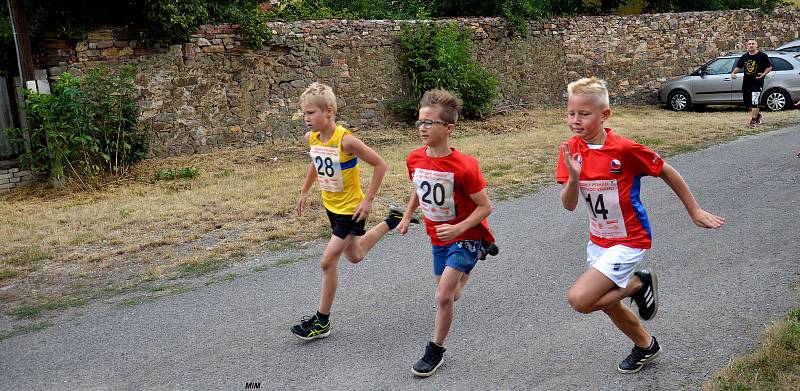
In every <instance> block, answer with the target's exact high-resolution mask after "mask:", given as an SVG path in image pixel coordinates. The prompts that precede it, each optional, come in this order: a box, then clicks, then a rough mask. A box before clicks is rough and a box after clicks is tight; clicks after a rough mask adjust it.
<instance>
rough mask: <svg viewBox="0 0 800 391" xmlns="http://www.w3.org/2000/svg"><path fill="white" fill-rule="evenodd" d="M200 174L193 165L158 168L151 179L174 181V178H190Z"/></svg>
mask: <svg viewBox="0 0 800 391" xmlns="http://www.w3.org/2000/svg"><path fill="white" fill-rule="evenodd" d="M199 175H200V170H198V169H197V168H196V167H194V166H189V167H183V168H167V169H163V168H159V169H158V170H156V172H155V173H154V174H153V179H154V180H156V181H174V180H176V179H183V180H191V179H194V178H197V177H198V176H199Z"/></svg>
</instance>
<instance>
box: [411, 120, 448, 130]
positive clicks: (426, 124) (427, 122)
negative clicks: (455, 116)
mask: <svg viewBox="0 0 800 391" xmlns="http://www.w3.org/2000/svg"><path fill="white" fill-rule="evenodd" d="M433 124H439V125H447V124H449V122H447V121H440V120H436V121H434V120H432V119H426V120H423V121H417V122H414V125H417V127H418V128H419V127H420V126H422V127H423V128H425V129H430V128H431V127H432V126H433Z"/></svg>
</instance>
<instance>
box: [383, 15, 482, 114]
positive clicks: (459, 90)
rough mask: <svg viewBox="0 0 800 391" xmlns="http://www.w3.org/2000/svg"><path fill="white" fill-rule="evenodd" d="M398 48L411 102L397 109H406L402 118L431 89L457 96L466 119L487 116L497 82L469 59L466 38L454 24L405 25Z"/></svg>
mask: <svg viewBox="0 0 800 391" xmlns="http://www.w3.org/2000/svg"><path fill="white" fill-rule="evenodd" d="M400 44H401V45H402V46H403V48H404V49H405V54H406V60H405V62H404V64H403V69H404V70H405V71H406V73H407V74H408V77H409V79H410V82H411V99H412V101H413V103H411V102H408V103H405V104H403V103H401V104H400V105H399V106H400V107H405V108H406V110H405V114H409V113H408V109H409V108H411V107H413V108H414V111H416V102H418V101H419V99H420V98H421V97H422V94H424V93H425V91H427V90H430V89H433V88H444V89H447V90H450V91H452V92H453V93H455V94H456V95H458V96H459V97H460V98H461V99H462V100H463V102H464V109H463V115H464V117H466V118H481V117H483V116H485V115H486V114H488V113H489V110H490V109H491V105H492V100H493V99H494V98H495V97H496V96H497V79H496V78H495V76H494V75H492V74H491V73H490V72H489V71H487V70H486V69H484V68H481V67H480V65H478V64H477V63H476V62H475V61H474V60H473V59H472V56H471V54H470V51H469V50H470V47H471V42H470V40H469V36H468V34H467V33H466V32H464V31H461V30H459V28H458V25H457V24H455V23H450V24H447V25H444V26H443V27H439V26H438V25H436V24H434V23H426V24H416V25H413V26H412V25H406V26H404V27H403V31H402V33H401V34H400Z"/></svg>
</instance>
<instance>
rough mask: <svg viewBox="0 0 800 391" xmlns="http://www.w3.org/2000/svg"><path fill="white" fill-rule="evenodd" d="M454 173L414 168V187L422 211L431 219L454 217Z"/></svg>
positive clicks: (449, 218) (446, 219) (442, 219)
mask: <svg viewBox="0 0 800 391" xmlns="http://www.w3.org/2000/svg"><path fill="white" fill-rule="evenodd" d="M454 187H455V175H454V174H453V173H452V172H441V171H432V170H425V169H422V168H417V169H415V170H414V188H415V189H416V191H417V197H418V198H419V206H420V208H421V209H422V213H424V214H425V217H427V218H428V219H429V220H431V221H450V220H452V219H454V218H455V217H456V208H455V201H454V199H453V189H454Z"/></svg>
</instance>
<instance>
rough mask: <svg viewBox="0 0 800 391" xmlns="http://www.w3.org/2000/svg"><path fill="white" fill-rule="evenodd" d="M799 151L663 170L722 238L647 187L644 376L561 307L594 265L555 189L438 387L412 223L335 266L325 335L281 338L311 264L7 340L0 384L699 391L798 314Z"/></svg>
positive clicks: (580, 220) (468, 312) (313, 292)
mask: <svg viewBox="0 0 800 391" xmlns="http://www.w3.org/2000/svg"><path fill="white" fill-rule="evenodd" d="M798 147H800V126H797V127H793V128H789V129H784V130H780V131H776V132H772V133H769V134H764V135H759V136H754V137H747V138H744V139H740V140H738V141H735V142H732V143H730V144H726V145H720V146H715V147H712V148H709V149H707V150H704V151H700V152H695V153H690V154H685V155H681V156H677V157H673V158H671V159H668V161H669V162H670V163H671V164H672V165H673V166H675V167H676V168H678V170H680V171H681V172H682V173H683V174H684V176H685V177H686V180H687V182H688V183H689V184H690V186H691V187H692V189H693V190H694V193H695V195H696V196H697V197H698V199H699V200H700V201H701V204H702V205H703V206H704V207H705V208H707V209H708V210H710V211H713V212H716V213H719V214H722V215H724V216H725V217H726V218H727V220H728V224H727V225H726V226H725V227H724V228H723V229H720V230H715V231H710V230H702V229H699V228H695V227H694V226H693V224H692V223H691V221H690V220H689V218H688V216H687V215H686V213H685V211H684V209H683V207H682V205H681V204H680V201H679V200H678V199H677V197H675V196H674V195H673V194H672V193H671V192H669V191H668V188H667V187H666V185H664V184H663V182H661V181H660V180H658V179H655V178H649V179H645V180H644V181H643V187H644V190H643V195H642V197H643V200H644V202H645V204H646V206H647V207H648V210H649V212H650V215H651V219H652V220H653V221H654V235H655V247H654V249H653V250H652V251H651V252H650V253H649V254H648V256H647V257H646V262H647V264H649V265H650V266H652V267H654V268H656V269H657V270H658V271H659V272H660V282H661V284H660V287H661V299H662V302H661V303H662V307H661V309H660V311H659V314H658V316H657V317H656V318H655V319H654V320H653V321H651V322H648V323H647V324H646V326H647V327H648V328H649V329H650V330H651V331H652V332H653V333H654V334H655V335H657V336H658V337H659V341H660V342H661V344H662V346H663V349H664V354H663V355H662V356H661V358H660V359H659V360H658V361H657V362H655V363H653V364H652V365H649V366H647V367H645V369H644V370H643V371H641V372H640V373H638V374H633V375H622V374H619V373H617V371H616V365H617V363H618V362H619V361H620V360H621V359H622V358H623V357H624V356H625V355H626V354H627V353H628V352H629V350H630V347H631V344H630V342H628V341H627V340H626V339H625V338H624V337H622V336H621V334H619V333H618V332H616V331H615V330H614V329H613V328H612V326H611V324H610V322H609V320H608V319H607V318H606V317H605V316H604V315H602V314H600V313H595V314H591V315H580V314H578V313H576V312H574V311H572V310H571V309H570V307H569V306H568V304H567V302H566V289H567V287H568V286H569V285H570V284H571V283H572V282H573V281H574V279H575V278H576V277H577V276H578V275H579V274H580V273H581V272H582V271H583V268H584V266H583V265H584V261H583V259H584V243H585V240H586V236H585V235H586V232H585V230H586V227H585V225H586V222H585V218H586V216H585V214H584V213H585V212H584V211H583V210H580V211H578V212H575V213H569V212H567V211H565V210H563V208H562V207H561V205H560V202H559V198H558V190H559V189H558V188H557V187H555V186H553V187H548V188H546V189H544V190H543V191H541V192H539V193H537V194H534V195H531V196H528V197H525V198H520V199H516V200H512V201H508V202H500V203H497V204H496V205H495V212H494V213H493V214H492V216H491V217H490V224H491V226H492V227H493V229H494V230H495V232H496V234H497V237H498V238H499V240H500V245H501V246H502V253H501V255H500V256H498V257H496V258H494V259H490V260H487V261H484V262H482V263H480V264H479V265H478V267H477V269H476V270H475V272H474V277H473V280H472V281H471V285H470V286H468V289H467V291H466V294H465V297H464V298H463V299H462V301H459V302H458V303H457V305H456V311H457V313H456V319H455V327H454V330H453V331H452V332H451V334H450V337H449V339H448V341H447V344H446V345H447V348H448V352H447V355H446V356H445V364H444V366H443V367H442V368H440V370H439V372H437V373H436V374H435V375H434V376H433V377H431V378H428V379H417V378H414V377H413V375H412V374H411V372H410V367H411V365H412V364H413V362H414V361H415V360H416V359H417V358H418V357H419V355H420V354H421V353H422V350H423V346H424V344H425V342H426V341H427V340H428V339H429V338H430V335H431V332H432V327H433V316H434V312H433V311H432V308H431V304H432V300H433V299H432V298H433V290H434V284H433V279H432V278H431V270H430V269H431V266H430V262H431V261H430V255H429V245H428V242H427V238H426V237H425V236H424V232H423V230H422V229H419V228H417V229H415V230H414V231H413V232H412V233H410V234H409V236H407V237H401V236H399V235H391V236H388V237H387V238H386V239H385V240H384V241H383V242H381V243H380V244H379V245H378V247H376V249H375V250H374V252H373V253H372V254H371V255H370V257H369V259H368V260H367V261H365V262H364V263H362V264H359V265H355V266H354V265H349V264H344V263H343V264H342V266H341V285H340V286H341V288H340V294H339V295H338V297H337V302H336V305H335V307H334V315H333V322H334V329H333V332H332V335H331V337H329V338H328V339H325V340H322V341H315V342H312V343H301V342H300V341H299V340H297V339H295V338H294V337H292V336H291V335H290V334H289V332H288V330H287V328H288V326H289V325H290V324H291V323H293V322H294V321H295V320H296V319H299V318H300V317H301V316H303V315H307V314H308V313H309V312H310V311H311V310H312V309H314V308H315V306H316V303H317V289H318V284H319V282H318V281H319V277H318V274H319V272H318V266H317V260H316V259H312V258H309V259H308V260H307V261H302V262H297V263H294V264H292V265H290V266H287V267H283V268H274V269H269V270H268V271H266V272H262V273H256V274H252V275H249V276H245V277H241V278H239V279H236V280H234V281H230V282H226V283H223V284H217V285H212V286H208V287H205V288H203V289H199V290H196V291H193V292H190V293H186V294H182V295H178V296H173V297H167V298H164V299H161V300H159V301H156V302H151V303H147V304H143V305H140V306H137V307H134V308H128V309H110V310H106V311H101V312H99V313H95V314H92V315H88V316H84V317H81V318H80V319H79V320H77V321H72V322H68V323H66V324H62V325H60V326H55V327H52V328H50V329H47V330H44V331H42V332H38V333H33V334H28V335H24V336H19V337H15V338H12V339H10V340H6V341H3V342H0V374H2V376H1V377H2V381H0V389H7V390H34V389H45V390H53V389H119V390H140V389H169V390H179V389H182V390H195V389H209V390H211V389H213V390H216V389H227V390H241V389H245V386H246V383H248V382H259V383H260V384H261V389H281V390H282V389H312V387H313V389H335V390H339V389H363V390H374V389H451V390H464V389H537V390H573V389H574V390H599V389H607V390H646V389H654V390H656V389H664V390H673V389H697V388H698V387H699V385H700V384H701V383H702V382H703V381H704V379H706V378H708V377H709V376H710V375H711V374H712V373H713V372H714V371H715V370H716V369H717V368H719V367H721V366H722V365H724V364H726V363H727V362H728V360H729V359H730V358H731V357H734V356H738V355H740V354H742V353H744V352H747V351H749V350H751V349H752V348H754V347H755V346H756V345H757V342H758V339H759V336H760V334H761V332H762V331H763V329H764V326H765V325H767V324H769V323H770V322H772V321H774V320H777V319H780V318H781V317H782V316H783V315H784V314H785V312H786V311H787V310H789V309H790V308H793V307H796V306H798V305H800V288H799V287H798V281H800V266H798V254H800V244H798V241H797V240H798V233H797V222H798V221H799V220H798V219H799V218H800V212H798V210H799V209H800V197H799V196H798V191H799V190H800V188H799V186H798V185H799V181H798V176H799V174H798V173H800V159H796V158H794V154H795V153H797V148H798Z"/></svg>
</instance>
